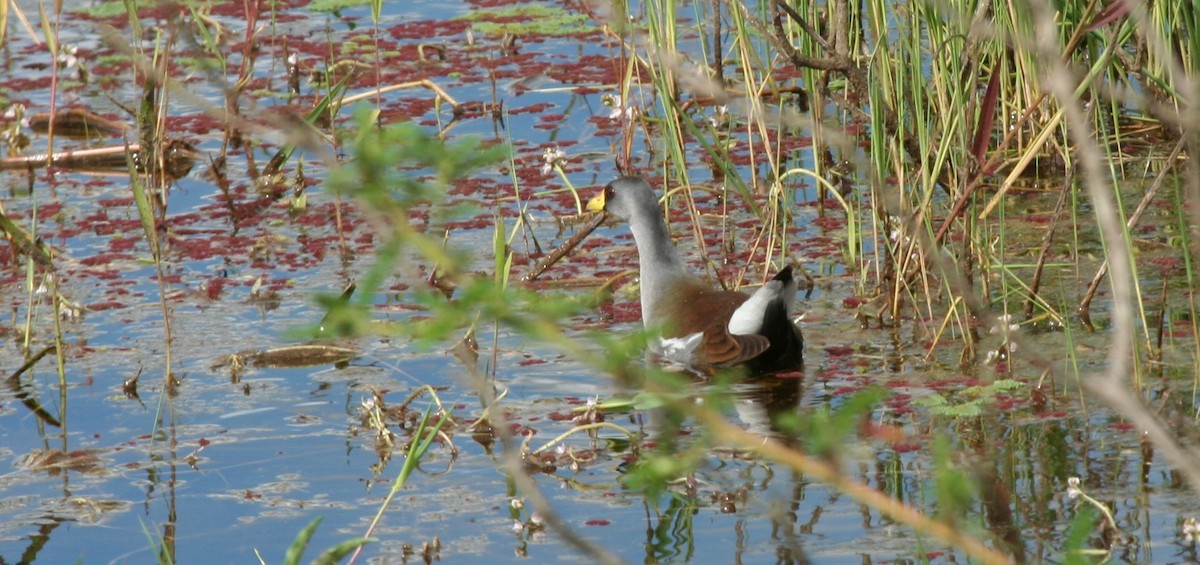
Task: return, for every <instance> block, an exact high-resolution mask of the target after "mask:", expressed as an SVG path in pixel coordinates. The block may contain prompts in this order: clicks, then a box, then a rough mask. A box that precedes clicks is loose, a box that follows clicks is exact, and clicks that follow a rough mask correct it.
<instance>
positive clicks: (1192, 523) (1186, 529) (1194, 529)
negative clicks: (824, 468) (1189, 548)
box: [1181, 518, 1200, 543]
mask: <svg viewBox="0 0 1200 565" xmlns="http://www.w3.org/2000/svg"><path fill="white" fill-rule="evenodd" d="M1181 533H1183V541H1186V542H1189V543H1195V542H1196V541H1197V540H1198V539H1200V524H1197V523H1196V519H1195V518H1188V519H1186V520H1184V521H1183V527H1182V528H1181Z"/></svg>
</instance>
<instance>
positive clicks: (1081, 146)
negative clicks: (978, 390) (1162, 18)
mask: <svg viewBox="0 0 1200 565" xmlns="http://www.w3.org/2000/svg"><path fill="white" fill-rule="evenodd" d="M1031 5H1032V7H1033V9H1034V10H1035V14H1036V17H1035V18H1034V21H1036V22H1039V23H1038V25H1037V26H1036V27H1035V28H1034V34H1035V38H1036V43H1037V47H1038V49H1039V50H1040V51H1041V52H1042V54H1043V57H1042V59H1043V60H1044V61H1047V62H1048V63H1049V64H1050V66H1051V68H1050V71H1049V72H1048V73H1047V74H1046V76H1045V84H1046V86H1047V88H1048V89H1049V91H1050V92H1051V94H1053V95H1054V96H1055V97H1056V98H1058V100H1059V103H1060V104H1061V105H1062V107H1063V110H1064V112H1065V118H1066V122H1067V127H1068V129H1069V132H1070V133H1071V136H1072V137H1073V138H1074V139H1075V141H1076V145H1077V147H1078V152H1079V156H1080V159H1081V162H1082V164H1083V170H1084V173H1085V175H1086V178H1087V185H1088V192H1089V193H1090V194H1091V196H1092V204H1093V206H1094V207H1095V210H1096V220H1097V223H1098V224H1100V233H1101V236H1102V237H1103V238H1104V243H1105V247H1106V248H1107V249H1108V250H1109V252H1108V265H1109V270H1110V271H1111V276H1110V277H1109V280H1110V282H1111V285H1112V294H1113V297H1112V298H1113V306H1112V310H1113V312H1112V316H1113V333H1112V342H1111V345H1110V347H1109V348H1108V359H1107V365H1108V368H1107V370H1106V371H1105V373H1104V374H1102V375H1093V376H1091V377H1089V378H1086V379H1084V380H1083V386H1084V388H1086V389H1087V390H1088V391H1090V392H1091V393H1092V394H1094V395H1096V396H1097V397H1098V398H1099V399H1100V400H1101V401H1103V402H1104V403H1105V404H1107V405H1108V406H1109V407H1110V408H1112V409H1113V410H1116V411H1117V412H1118V413H1120V414H1121V415H1123V416H1125V417H1126V418H1129V419H1130V420H1131V421H1132V422H1133V423H1134V424H1135V425H1136V426H1138V427H1139V428H1141V429H1142V431H1143V432H1144V433H1145V434H1146V435H1147V436H1148V437H1149V438H1150V441H1151V442H1153V443H1154V445H1155V446H1156V447H1157V448H1158V450H1159V452H1160V453H1162V455H1163V456H1165V457H1166V459H1167V461H1169V462H1170V463H1171V465H1172V466H1173V467H1174V469H1175V470H1176V471H1177V472H1179V473H1180V474H1181V475H1183V477H1184V479H1186V480H1187V482H1188V486H1190V487H1191V489H1192V492H1195V493H1200V461H1197V458H1196V457H1195V456H1194V455H1193V454H1191V453H1189V452H1187V451H1185V450H1184V449H1183V448H1182V447H1181V446H1180V445H1179V444H1178V443H1177V442H1176V441H1175V439H1174V434H1172V433H1171V432H1170V431H1169V430H1168V429H1167V428H1166V426H1165V425H1164V424H1163V423H1162V421H1160V420H1159V419H1158V418H1157V417H1155V415H1154V414H1153V413H1151V412H1150V410H1149V409H1148V408H1147V407H1146V405H1145V403H1144V402H1143V401H1142V399H1141V398H1140V397H1138V396H1135V395H1134V393H1133V391H1132V390H1131V386H1130V382H1129V379H1128V378H1127V377H1128V374H1129V371H1130V366H1131V359H1132V356H1133V354H1134V351H1133V346H1132V343H1133V324H1134V316H1133V304H1134V294H1133V269H1132V267H1131V265H1130V263H1129V257H1130V254H1129V244H1128V242H1127V241H1126V239H1125V234H1124V233H1122V230H1121V220H1120V215H1119V214H1118V213H1117V207H1116V204H1115V203H1114V202H1113V198H1112V194H1111V191H1110V190H1109V189H1110V186H1111V185H1110V184H1109V182H1108V179H1107V178H1105V175H1104V169H1105V167H1104V163H1103V157H1102V156H1101V152H1100V149H1099V147H1097V145H1096V141H1095V140H1094V139H1092V137H1091V128H1090V127H1089V124H1088V121H1087V119H1086V118H1085V117H1084V115H1083V111H1082V109H1081V108H1080V105H1079V103H1078V101H1077V100H1075V99H1074V98H1073V92H1074V85H1072V84H1071V82H1070V78H1071V77H1072V76H1073V74H1072V73H1071V72H1070V70H1069V69H1068V68H1067V67H1066V65H1065V64H1063V63H1062V60H1061V59H1060V58H1059V57H1058V55H1057V54H1056V53H1055V45H1056V43H1057V39H1056V38H1057V37H1058V30H1057V29H1056V28H1055V25H1056V22H1055V18H1054V16H1053V14H1054V11H1053V8H1052V7H1051V6H1049V5H1048V4H1047V3H1046V1H1045V0H1042V1H1040V2H1032V3H1031ZM1143 23H1145V22H1143ZM1184 138H1185V139H1186V138H1187V136H1186V135H1185V136H1184ZM1193 204H1196V203H1194V202H1193Z"/></svg>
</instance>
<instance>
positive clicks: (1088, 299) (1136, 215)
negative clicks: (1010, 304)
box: [1077, 136, 1188, 330]
mask: <svg viewBox="0 0 1200 565" xmlns="http://www.w3.org/2000/svg"><path fill="white" fill-rule="evenodd" d="M1187 139H1188V138H1187V137H1186V136H1184V137H1182V138H1180V139H1179V142H1178V143H1176V144H1175V150H1174V151H1172V152H1171V156H1170V157H1167V168H1166V170H1164V171H1162V172H1160V173H1159V174H1158V177H1157V178H1155V179H1154V184H1152V185H1150V190H1148V191H1146V194H1145V196H1143V197H1142V201H1141V203H1139V204H1138V207H1137V208H1136V209H1135V210H1134V211H1133V214H1131V215H1130V216H1129V219H1128V220H1126V221H1125V229H1127V230H1132V229H1133V227H1134V226H1136V225H1137V223H1138V220H1140V219H1141V218H1142V213H1144V212H1145V211H1146V208H1148V207H1149V206H1150V202H1151V201H1152V200H1154V196H1155V194H1157V193H1158V189H1159V188H1162V185H1163V181H1165V180H1167V176H1168V175H1167V173H1169V172H1170V171H1171V169H1172V168H1173V167H1174V166H1175V163H1176V162H1178V161H1177V160H1178V159H1179V155H1180V153H1182V152H1183V146H1184V145H1186V143H1187ZM1119 220H1120V219H1119V218H1118V221H1119ZM1110 255H1111V254H1110ZM1108 261H1109V260H1108V258H1107V257H1106V258H1105V259H1104V262H1103V263H1101V264H1100V268H1099V269H1098V270H1097V271H1096V276H1095V277H1092V283H1091V284H1089V285H1088V289H1087V293H1085V294H1084V296H1083V300H1082V301H1080V302H1079V308H1078V309H1077V311H1078V312H1079V317H1080V319H1081V320H1082V321H1083V324H1084V325H1085V326H1087V328H1088V329H1089V330H1092V329H1094V328H1093V326H1092V315H1091V307H1092V299H1093V298H1095V297H1096V289H1098V288H1099V287H1100V283H1101V282H1102V281H1103V280H1104V276H1105V275H1107V274H1108Z"/></svg>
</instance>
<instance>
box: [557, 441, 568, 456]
mask: <svg viewBox="0 0 1200 565" xmlns="http://www.w3.org/2000/svg"><path fill="white" fill-rule="evenodd" d="M554 452H555V453H557V454H559V455H566V453H567V444H565V443H560V444H558V447H556V448H554Z"/></svg>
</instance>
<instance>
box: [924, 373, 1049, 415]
mask: <svg viewBox="0 0 1200 565" xmlns="http://www.w3.org/2000/svg"><path fill="white" fill-rule="evenodd" d="M1025 386H1026V385H1025V384H1024V383H1021V382H1019V381H1015V380H1012V379H998V380H996V381H993V382H992V383H991V384H988V385H984V386H973V387H968V388H965V389H963V390H960V391H956V392H954V393H951V395H950V398H947V397H945V396H942V395H939V394H931V395H929V396H923V397H921V398H918V399H916V400H913V404H916V405H918V406H924V407H926V408H928V409H929V413H930V414H933V415H935V416H948V417H951V418H974V417H977V416H982V415H983V409H984V407H985V406H987V405H988V404H991V403H992V402H995V401H996V397H997V396H998V395H1000V394H1009V393H1012V392H1014V391H1017V390H1022V389H1024V388H1025ZM951 399H953V400H954V401H953V402H952V401H951Z"/></svg>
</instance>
